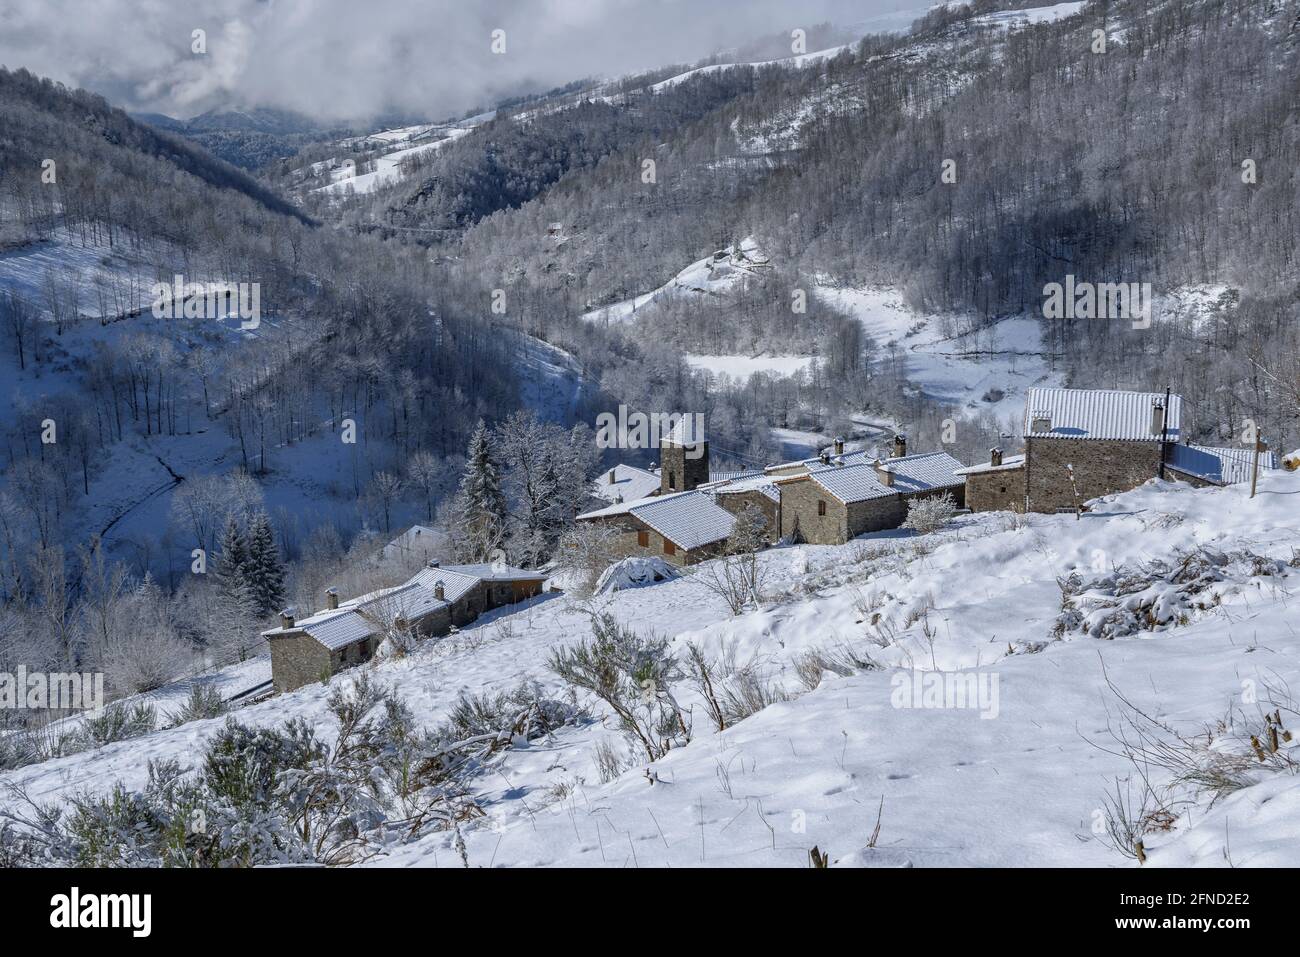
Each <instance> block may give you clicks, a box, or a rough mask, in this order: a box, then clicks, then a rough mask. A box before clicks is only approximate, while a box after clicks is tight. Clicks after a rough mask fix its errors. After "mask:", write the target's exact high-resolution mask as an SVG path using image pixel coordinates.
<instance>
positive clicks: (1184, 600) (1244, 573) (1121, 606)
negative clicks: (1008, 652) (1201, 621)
mask: <svg viewBox="0 0 1300 957" xmlns="http://www.w3.org/2000/svg"><path fill="white" fill-rule="evenodd" d="M1285 574H1286V566H1285V565H1284V564H1283V563H1282V562H1280V561H1277V560H1276V559H1272V558H1266V557H1264V556H1262V555H1256V554H1255V553H1254V552H1251V551H1239V552H1230V553H1224V552H1217V551H1214V550H1212V549H1209V548H1198V549H1194V550H1192V551H1179V552H1176V553H1175V554H1174V557H1173V558H1172V559H1171V560H1169V561H1166V560H1163V559H1155V560H1153V561H1150V562H1146V563H1142V564H1137V565H1132V566H1128V565H1126V566H1123V567H1121V568H1117V569H1115V570H1114V571H1112V572H1109V573H1106V574H1103V575H1098V576H1096V577H1093V578H1091V579H1087V580H1085V579H1084V578H1083V576H1081V575H1080V574H1079V573H1078V572H1073V573H1071V574H1070V575H1069V577H1067V578H1064V579H1061V580H1060V586H1061V607H1062V611H1061V614H1060V615H1058V616H1057V619H1056V625H1055V627H1054V628H1053V630H1052V634H1053V636H1054V637H1057V638H1060V637H1064V636H1065V635H1068V634H1070V633H1082V634H1084V635H1086V636H1088V637H1090V638H1104V639H1110V638H1124V637H1128V636H1130V635H1135V634H1138V633H1140V632H1144V631H1164V630H1166V629H1168V628H1172V627H1175V626H1177V625H1185V624H1187V623H1188V622H1190V621H1191V620H1192V618H1194V617H1196V616H1198V615H1200V614H1203V613H1204V612H1206V611H1208V610H1210V609H1212V608H1215V607H1217V606H1218V605H1220V604H1221V603H1222V602H1223V599H1224V598H1225V597H1227V596H1229V595H1232V594H1236V593H1238V592H1240V591H1241V590H1242V588H1243V587H1245V586H1247V585H1248V584H1251V583H1254V584H1259V581H1260V579H1264V578H1277V577H1280V576H1282V575H1285Z"/></svg>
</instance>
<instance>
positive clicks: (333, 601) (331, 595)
mask: <svg viewBox="0 0 1300 957" xmlns="http://www.w3.org/2000/svg"><path fill="white" fill-rule="evenodd" d="M338 606H339V590H338V589H337V588H330V589H328V590H326V592H325V607H326V608H328V609H329V610H330V611H333V610H334V609H336V608H338Z"/></svg>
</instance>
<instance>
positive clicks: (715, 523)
mask: <svg viewBox="0 0 1300 957" xmlns="http://www.w3.org/2000/svg"><path fill="white" fill-rule="evenodd" d="M632 514H633V515H635V516H636V517H637V518H639V519H640V520H641V521H643V522H645V523H646V524H647V525H649V526H650V527H651V528H653V529H654V530H655V531H656V532H658V533H659V534H660V535H662V536H663V537H664V538H666V539H668V540H669V541H671V542H672V543H673V544H674V545H676V546H677V547H678V548H682V549H685V550H687V551H690V550H691V549H693V548H700V547H701V546H704V545H711V544H713V543H714V542H718V541H721V540H722V539H724V538H727V537H728V536H729V535H731V532H732V529H734V528H735V525H736V516H734V515H732V514H731V513H730V512H728V511H727V510H726V509H725V508H722V507H721V506H720V505H717V504H715V503H714V501H713V499H711V498H709V496H707V495H705V494H704V493H703V492H682V493H681V494H679V495H663V496H660V497H659V498H650V499H646V500H645V502H643V503H640V504H638V505H636V506H635V507H634V508H633V509H632Z"/></svg>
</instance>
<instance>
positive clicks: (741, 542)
mask: <svg viewBox="0 0 1300 957" xmlns="http://www.w3.org/2000/svg"><path fill="white" fill-rule="evenodd" d="M766 547H767V517H766V516H765V515H764V514H763V512H762V511H761V510H760V509H758V508H756V507H755V506H753V505H749V506H747V507H745V508H744V509H743V510H742V511H741V512H740V514H738V515H737V516H736V525H735V528H734V529H733V530H732V533H731V536H730V537H729V538H728V539H727V553H726V555H725V556H724V557H722V558H718V559H714V560H713V561H709V562H705V563H704V564H702V565H700V566H698V567H696V569H695V572H694V580H695V581H696V582H698V583H699V584H701V585H703V586H704V587H705V588H707V589H708V590H709V591H711V592H713V593H714V594H715V595H717V596H718V597H719V598H721V599H722V600H723V601H725V602H726V603H727V607H728V608H729V609H730V610H731V613H732V614H733V615H739V614H740V613H741V612H742V611H744V610H745V609H746V608H748V607H749V606H750V605H758V604H760V603H761V602H762V600H763V592H764V587H765V585H766V583H767V564H766V563H765V562H764V561H763V559H762V557H761V554H760V553H761V552H762V551H763V549H764V548H766Z"/></svg>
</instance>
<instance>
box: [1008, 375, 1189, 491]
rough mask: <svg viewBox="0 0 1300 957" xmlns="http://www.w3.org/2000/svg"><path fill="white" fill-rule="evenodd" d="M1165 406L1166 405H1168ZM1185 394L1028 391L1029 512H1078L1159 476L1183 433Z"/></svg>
mask: <svg viewBox="0 0 1300 957" xmlns="http://www.w3.org/2000/svg"><path fill="white" fill-rule="evenodd" d="M1166 405H1167V407H1166ZM1182 407H1183V400H1182V397H1181V396H1179V395H1175V394H1170V395H1168V396H1166V395H1165V394H1164V393H1156V392H1121V391H1114V390H1106V389H1042V388H1034V389H1030V390H1029V392H1028V394H1027V396H1026V399H1025V423H1024V436H1025V509H1026V510H1027V511H1030V512H1056V511H1073V510H1074V508H1075V507H1076V505H1082V504H1083V503H1084V502H1086V501H1088V500H1089V499H1094V498H1098V497H1100V496H1102V495H1112V494H1114V493H1116V492H1124V491H1128V490H1129V489H1133V488H1137V487H1138V486H1139V485H1141V484H1142V483H1143V482H1145V481H1147V480H1148V479H1152V478H1155V477H1156V476H1158V475H1161V474H1162V473H1163V470H1164V463H1165V462H1166V461H1167V459H1168V456H1169V451H1170V449H1171V448H1172V447H1173V446H1174V445H1176V444H1177V442H1178V441H1179V439H1180V438H1181V431H1180V430H1181V427H1182Z"/></svg>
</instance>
